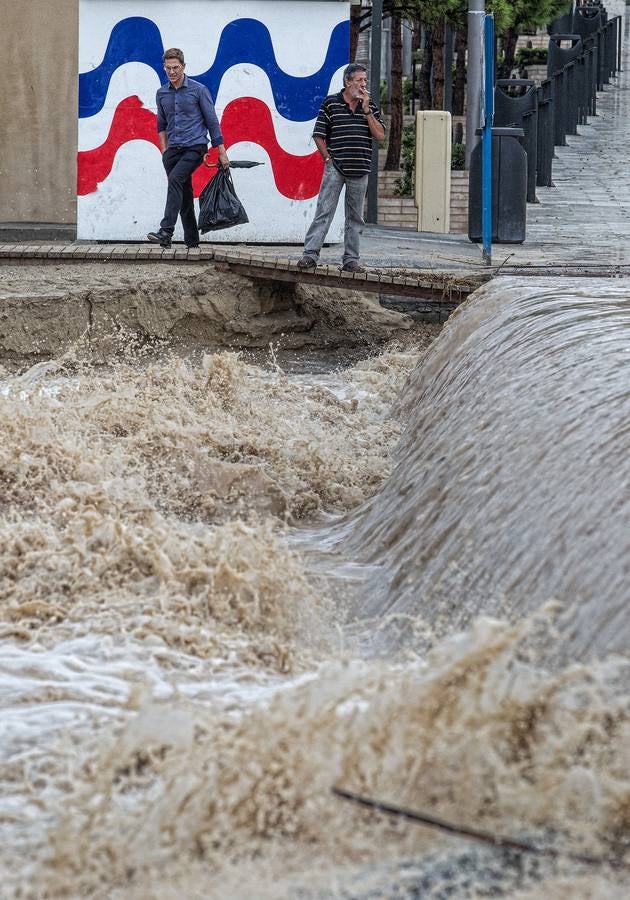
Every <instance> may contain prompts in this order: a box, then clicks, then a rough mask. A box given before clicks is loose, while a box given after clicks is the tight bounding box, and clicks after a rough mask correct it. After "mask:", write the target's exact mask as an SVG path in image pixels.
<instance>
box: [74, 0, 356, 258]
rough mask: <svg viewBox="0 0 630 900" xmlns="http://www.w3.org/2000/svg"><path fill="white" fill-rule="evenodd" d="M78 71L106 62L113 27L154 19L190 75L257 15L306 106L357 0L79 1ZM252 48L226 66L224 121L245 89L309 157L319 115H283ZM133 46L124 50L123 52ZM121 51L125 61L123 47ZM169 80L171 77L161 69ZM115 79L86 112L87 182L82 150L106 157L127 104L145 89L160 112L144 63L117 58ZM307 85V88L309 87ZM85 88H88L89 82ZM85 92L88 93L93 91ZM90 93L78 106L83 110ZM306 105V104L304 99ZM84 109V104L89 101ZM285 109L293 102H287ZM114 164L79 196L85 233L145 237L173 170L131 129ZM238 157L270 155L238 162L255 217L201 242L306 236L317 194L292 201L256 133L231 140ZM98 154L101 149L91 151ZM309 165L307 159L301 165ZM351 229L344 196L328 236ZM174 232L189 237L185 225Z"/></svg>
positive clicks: (150, 106) (283, 138)
mask: <svg viewBox="0 0 630 900" xmlns="http://www.w3.org/2000/svg"><path fill="white" fill-rule="evenodd" d="M79 14H80V19H79V74H80V75H81V73H89V72H92V71H94V70H99V67H102V64H103V61H104V56H105V54H106V50H107V47H108V43H109V42H110V38H111V35H112V29H115V28H116V27H117V26H118V28H119V31H118V33H120V23H123V22H124V20H127V19H130V18H132V17H140V18H143V19H146V20H149V21H150V22H152V23H154V24H155V25H156V26H157V29H159V34H160V36H161V41H162V45H163V47H164V48H166V47H173V46H174V47H180V48H181V49H182V50H183V51H184V53H185V56H186V73H187V74H188V75H189V76H190V77H193V78H194V77H195V75H197V74H200V73H203V72H206V71H207V70H208V69H210V67H211V66H212V65H213V63H214V62H215V58H216V55H217V50H218V48H219V42H220V39H221V35H222V32H223V30H224V28H225V27H226V26H229V25H230V23H232V22H234V21H236V20H240V19H252V20H257V21H258V22H260V23H263V24H264V25H265V26H266V27H267V29H268V30H269V33H270V36H271V41H272V44H273V53H274V55H275V60H276V63H277V65H278V67H279V70H281V71H282V72H283V73H285V74H286V75H289V76H295V77H299V78H304V79H305V92H304V98H303V99H304V106H305V108H306V109H308V107H309V105H310V104H312V99H313V98H312V97H311V96H310V93H309V92H310V87H312V85H309V81H308V76H312V75H313V73H315V72H317V71H318V70H319V69H320V68H321V67H322V65H323V63H324V60H325V58H326V53H327V50H328V46H329V42H330V40H331V34H332V32H333V30H334V28H335V26H337V25H339V23H340V22H347V21H348V18H349V3H348V2H346V0H340V2H327V0H321V2H318V0H315V2H307V0H276V2H273V0H271V2H269V0H244V2H239V3H238V4H236V3H234V2H230V0H114V2H112V0H80V7H79ZM259 49H260V48H259V47H258V48H248V47H245V46H244V47H243V52H242V55H241V54H239V56H240V59H241V60H245V62H243V61H240V60H236V59H235V60H234V64H233V65H231V66H230V67H229V68H227V69H226V71H225V72H224V74H223V76H222V78H221V80H220V84H219V87H218V91H217V95H216V96H215V97H214V101H215V106H216V109H217V114H218V117H219V120H221V118H222V116H223V114H224V111H225V110H226V107H228V105H229V104H230V103H231V102H232V101H235V100H238V99H239V98H242V97H252V98H256V99H257V100H259V101H262V103H264V104H265V106H266V107H267V108H268V109H269V111H270V113H271V117H272V121H273V128H274V131H275V137H276V140H277V142H278V144H279V145H280V147H281V148H282V149H283V150H284V151H286V152H288V153H290V154H292V155H294V156H295V157H296V160H295V164H296V165H297V166H299V165H300V164H301V163H300V158H305V159H307V158H308V157H309V156H310V154H312V153H313V152H314V151H315V145H314V142H313V140H312V137H311V133H312V129H313V125H314V121H315V115H313V116H312V117H309V118H308V119H306V120H305V121H300V118H301V115H303V114H304V113H303V112H302V113H301V114H299V110H298V115H297V116H296V115H295V106H296V105H295V103H293V109H292V111H291V115H290V116H287V115H281V114H280V112H279V111H278V108H277V104H276V101H275V100H274V87H275V89H276V91H277V84H276V85H275V86H274V84H272V83H271V82H272V81H273V80H274V79H273V78H271V79H270V77H269V76H268V74H267V73H266V72H265V71H264V70H263V68H261V67H260V66H259V65H256V64H252V63H251V62H247V57H248V55H250V56H251V53H250V51H252V52H253V53H254V56H255V55H256V51H257V50H259ZM121 55H124V54H118V56H121ZM112 56H113V57H114V58H115V59H116V58H117V55H116V53H115V52H114V53H113V54H112ZM345 62H346V60H342V61H341V63H340V65H339V67H338V68H335V69H334V70H331V73H330V80H329V83H328V84H327V86H326V90H325V93H331V92H333V91H337V90H340V89H341V87H342V78H341V74H342V70H343V65H345ZM161 80H162V81H163V82H164V81H165V80H166V78H165V76H164V75H163V74H162V79H161ZM104 81H105V82H107V89H106V91H102V92H101V93H102V94H103V96H104V97H105V102H104V105H103V106H102V108H101V109H100V110H98V111H92V114H89V115H83V116H80V117H79V137H78V146H79V157H78V164H79V183H80V184H81V169H82V165H83V164H84V162H83V161H84V160H85V159H87V156H85V157H83V156H82V153H92V154H96V155H98V153H99V152H101V151H99V148H101V147H102V146H103V145H104V144H105V143H106V142H107V141H108V136H109V135H110V130H111V128H112V122H113V121H114V117H115V113H116V110H117V107H118V106H119V104H120V103H121V102H123V101H125V99H126V98H129V97H138V98H139V99H140V101H141V103H142V105H143V106H144V107H145V108H146V109H147V110H150V111H152V112H155V92H156V90H157V88H158V87H159V84H160V78H159V77H158V75H157V73H156V72H155V71H154V69H153V68H152V67H151V66H150V65H148V64H147V63H146V62H143V61H126V62H125V61H123V62H122V64H116V65H115V66H114V68H113V71H112V73H111V77H109V78H106V79H104ZM300 89H301V88H300ZM80 92H81V88H80ZM84 99H85V92H84ZM81 104H82V101H81V94H80V101H79V107H80V110H81ZM298 106H299V104H298ZM83 110H84V112H85V105H84V106H83ZM284 111H285V112H286V109H285V110H284ZM123 138H124V139H123V141H122V143H120V146H119V148H118V149H117V151H116V153H115V156H114V159H113V165H112V167H111V171H109V172H108V173H107V174H106V176H105V177H104V178H103V180H102V181H101V182H100V183H98V186H97V188H96V190H91V191H90V192H89V193H84V194H83V195H80V196H79V197H78V202H77V206H78V210H77V236H78V238H79V239H84V240H85V239H89V240H111V241H114V240H144V239H145V237H146V233H147V232H148V231H151V230H154V229H156V228H157V226H158V224H159V222H160V219H161V218H162V215H163V210H164V200H165V196H166V176H165V173H164V170H163V167H162V163H161V157H160V153H159V150H158V149H157V147H155V146H153V144H151V143H150V142H149V141H148V140H144V139H139V140H133V139H129V138H127V137H125V136H124V135H123ZM228 155H229V156H230V157H231V158H233V159H250V160H256V161H261V162H263V163H264V165H261V166H258V167H256V168H253V169H246V170H234V171H233V177H234V182H235V185H236V190H237V193H238V194H239V197H240V198H241V200H242V202H243V204H244V206H245V209H246V210H247V214H248V216H249V219H250V223H249V224H248V225H241V226H238V227H236V228H232V229H227V230H225V231H220V232H212V233H211V234H208V235H206V236H204V237H202V240H209V241H211V242H212V243H216V242H217V241H248V242H259V243H262V242H284V243H297V244H299V243H301V242H302V241H303V239H304V235H305V232H306V229H307V227H308V225H309V224H310V221H311V219H312V216H313V213H314V210H315V204H316V201H317V196H316V195H315V196H313V197H311V198H309V199H292V198H291V197H287V196H284V195H283V194H282V193H281V192H280V191H279V190H278V187H277V185H276V183H275V180H274V167H273V165H272V160H271V159H270V155H269V153H268V152H267V150H266V149H265V148H264V147H263V146H262V145H261V144H259V143H257V142H256V141H253V140H250V141H243V142H239V143H237V144H235V145H233V146H231V147H229V148H228ZM92 158H93V157H92ZM302 164H304V165H306V162H304V163H302ZM342 232H343V197H342V198H341V201H340V204H339V209H338V211H337V215H336V217H335V220H334V222H333V225H332V227H331V230H330V232H329V237H328V240H329V241H331V242H337V241H339V240H341V238H342ZM174 238H175V240H181V239H182V238H183V234H182V230H181V226H180V225H178V228H177V229H176V232H175V235H174Z"/></svg>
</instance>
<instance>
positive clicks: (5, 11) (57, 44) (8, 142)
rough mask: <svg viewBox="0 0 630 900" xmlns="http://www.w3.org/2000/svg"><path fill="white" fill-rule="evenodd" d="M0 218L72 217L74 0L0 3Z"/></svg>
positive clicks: (67, 219)
mask: <svg viewBox="0 0 630 900" xmlns="http://www.w3.org/2000/svg"><path fill="white" fill-rule="evenodd" d="M0 17H1V18H0V21H2V25H3V34H4V35H5V41H4V48H3V56H4V61H5V69H4V89H3V91H2V94H1V95H0V121H1V122H2V154H1V155H0V222H5V223H7V222H11V223H27V222H46V223H48V222H51V223H57V224H71V223H74V222H75V221H76V156H77V66H78V32H79V14H78V0H27V2H22V3H18V2H16V0H0Z"/></svg>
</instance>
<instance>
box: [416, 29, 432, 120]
mask: <svg viewBox="0 0 630 900" xmlns="http://www.w3.org/2000/svg"><path fill="white" fill-rule="evenodd" d="M423 49H424V53H423V56H422V69H421V71H420V96H419V106H420V109H431V70H432V69H433V29H432V28H425V30H424V48H423Z"/></svg>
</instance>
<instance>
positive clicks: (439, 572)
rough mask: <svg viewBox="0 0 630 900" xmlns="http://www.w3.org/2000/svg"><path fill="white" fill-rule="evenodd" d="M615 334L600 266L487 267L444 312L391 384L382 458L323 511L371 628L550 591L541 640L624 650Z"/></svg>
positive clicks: (629, 496)
mask: <svg viewBox="0 0 630 900" xmlns="http://www.w3.org/2000/svg"><path fill="white" fill-rule="evenodd" d="M629 334H630V287H629V286H628V283H627V282H625V281H614V280H610V279H606V280H597V281H588V282H583V281H582V282H576V281H575V280H570V279H554V280H550V279H532V278H526V279H520V280H519V279H512V278H509V279H508V278H505V279H503V278H501V279H497V280H495V281H493V282H492V283H491V284H489V285H487V286H485V287H484V288H482V289H481V290H479V291H478V292H476V294H475V298H474V300H471V301H469V302H468V303H466V304H464V305H463V306H462V307H460V309H459V310H458V311H457V312H456V313H455V314H454V315H453V316H452V317H451V318H450V320H449V322H448V324H447V326H446V328H445V329H444V331H443V332H442V335H441V336H440V338H439V340H438V341H437V342H436V343H435V344H434V345H433V347H432V349H431V350H430V351H429V353H428V355H427V356H426V357H425V358H424V360H423V361H422V363H421V364H420V365H419V366H418V367H417V368H416V369H415V371H414V372H413V374H412V375H411V377H410V379H409V382H408V383H407V385H406V386H405V388H404V391H403V393H402V395H401V400H400V404H399V409H398V411H397V412H398V415H400V416H402V417H404V418H405V419H406V420H407V427H406V430H405V433H404V436H403V439H402V441H401V444H400V446H399V448H398V450H397V453H396V462H395V469H394V472H393V474H392V476H391V477H390V478H389V479H388V480H387V483H386V484H385V485H384V487H383V489H382V490H381V491H379V492H378V493H377V495H375V496H374V497H373V498H371V499H370V500H369V501H368V502H367V504H365V506H364V507H363V509H362V510H360V511H359V512H358V513H356V514H354V515H353V516H352V517H351V518H350V520H349V522H347V523H346V524H345V526H344V527H343V528H342V529H340V531H341V533H342V535H343V538H342V546H343V550H344V553H345V554H347V555H348V557H349V558H350V559H351V560H352V561H353V564H354V565H355V568H356V569H358V570H359V571H360V566H357V563H364V564H366V567H367V572H368V574H367V576H366V578H365V584H366V587H365V588H364V589H363V590H360V591H359V592H358V593H359V598H358V600H357V603H356V610H355V612H356V613H357V615H359V617H369V618H371V619H372V620H373V621H372V623H371V634H374V632H375V629H376V631H377V637H376V644H377V645H378V644H379V642H380V643H382V644H383V645H384V646H386V647H388V648H390V649H391V646H392V644H393V645H398V644H400V643H403V644H405V643H406V644H411V646H415V647H416V648H417V647H418V645H419V644H420V645H422V642H423V633H424V635H425V637H427V636H430V637H432V638H433V637H435V635H436V634H438V635H439V634H444V633H445V632H452V631H453V629H455V628H458V627H465V626H467V625H468V624H469V623H470V622H471V620H472V619H473V618H474V616H476V615H478V614H480V613H484V614H491V615H501V616H505V617H508V618H509V619H518V618H520V617H521V616H523V615H526V614H528V613H531V612H532V611H534V610H536V609H539V608H540V607H541V605H543V604H544V603H545V602H546V601H555V602H556V603H557V604H558V607H559V613H558V615H559V618H558V620H557V622H556V630H555V632H553V633H550V636H551V643H550V644H549V646H547V647H542V646H539V647H538V649H539V651H540V654H541V656H542V658H544V659H546V660H547V661H550V660H555V661H560V662H564V663H567V662H573V661H575V660H581V661H585V660H589V659H591V658H592V657H595V656H596V657H603V656H604V655H606V654H608V653H614V652H617V653H624V654H625V653H627V651H628V647H629V646H630V616H629V615H628V600H629V599H630V589H629V585H630V452H629V437H630V425H629V423H630V375H629V369H628V365H629V363H630V351H629V348H630V343H629V338H628V336H629ZM326 538H327V540H328V542H329V543H330V542H332V541H333V540H334V539H335V536H334V535H331V533H330V532H329V533H328V534H327V535H326Z"/></svg>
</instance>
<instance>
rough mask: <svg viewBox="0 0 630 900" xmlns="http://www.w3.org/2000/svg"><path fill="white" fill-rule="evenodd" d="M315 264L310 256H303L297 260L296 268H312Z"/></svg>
mask: <svg viewBox="0 0 630 900" xmlns="http://www.w3.org/2000/svg"><path fill="white" fill-rule="evenodd" d="M316 266H317V263H316V262H315V260H314V259H313V257H312V256H303V257H302V259H298V261H297V267H298V269H314V268H315V267H316Z"/></svg>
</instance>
